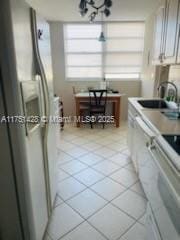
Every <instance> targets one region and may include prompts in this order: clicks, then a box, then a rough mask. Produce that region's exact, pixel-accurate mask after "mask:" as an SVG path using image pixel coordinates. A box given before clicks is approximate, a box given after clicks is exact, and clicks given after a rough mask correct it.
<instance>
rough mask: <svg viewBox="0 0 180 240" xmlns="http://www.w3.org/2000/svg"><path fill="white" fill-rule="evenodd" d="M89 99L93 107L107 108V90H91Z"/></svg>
mask: <svg viewBox="0 0 180 240" xmlns="http://www.w3.org/2000/svg"><path fill="white" fill-rule="evenodd" d="M89 99H90V105H91V106H106V101H107V90H101V89H93V90H89Z"/></svg>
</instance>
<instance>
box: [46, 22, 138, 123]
mask: <svg viewBox="0 0 180 240" xmlns="http://www.w3.org/2000/svg"><path fill="white" fill-rule="evenodd" d="M50 32H51V43H52V62H53V74H54V92H55V94H57V95H59V96H61V97H62V100H63V103H64V111H65V115H66V116H69V115H75V101H74V96H73V91H72V87H73V86H75V88H76V90H77V91H78V90H81V89H87V87H89V86H91V87H96V86H97V87H98V86H99V82H94V81H93V82H87V81H85V82H83V81H81V82H67V81H66V79H65V62H64V46H63V45H64V44H63V42H64V40H63V24H62V22H50ZM110 87H112V88H113V89H115V90H118V91H119V92H120V93H125V94H126V96H125V97H123V98H122V102H121V119H122V120H125V119H126V118H127V98H128V97H138V96H140V88H141V81H136V80H134V81H133V80H132V81H126V80H124V81H116V82H115V81H114V82H110Z"/></svg>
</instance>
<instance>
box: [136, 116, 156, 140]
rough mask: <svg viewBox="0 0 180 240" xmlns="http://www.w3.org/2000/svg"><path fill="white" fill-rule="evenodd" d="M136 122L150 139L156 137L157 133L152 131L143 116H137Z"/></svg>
mask: <svg viewBox="0 0 180 240" xmlns="http://www.w3.org/2000/svg"><path fill="white" fill-rule="evenodd" d="M135 123H136V125H137V127H139V128H140V129H141V130H142V131H143V133H144V134H145V135H146V136H148V137H149V138H150V139H152V138H154V137H155V133H154V132H153V131H151V129H150V128H149V127H148V126H147V124H146V123H145V122H144V121H143V120H142V118H141V117H136V118H135Z"/></svg>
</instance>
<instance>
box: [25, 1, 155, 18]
mask: <svg viewBox="0 0 180 240" xmlns="http://www.w3.org/2000/svg"><path fill="white" fill-rule="evenodd" d="M26 1H27V2H28V3H29V4H30V5H31V6H32V7H33V8H35V9H36V11H37V12H38V13H39V14H41V15H43V16H44V17H45V18H46V19H47V20H50V21H87V20H88V15H87V16H85V17H84V18H81V17H80V15H79V12H78V5H79V2H80V0H26ZM96 2H98V3H102V0H96ZM158 2H159V1H158V0H113V6H112V8H111V12H112V14H111V16H110V17H108V18H106V19H107V20H109V21H118V20H145V19H146V18H147V17H148V16H149V15H150V14H151V13H152V12H153V11H154V9H155V8H156V7H157V5H158ZM98 5H99V4H98ZM106 19H105V20H106ZM97 20H99V19H97Z"/></svg>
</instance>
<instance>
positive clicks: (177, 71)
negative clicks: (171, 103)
mask: <svg viewBox="0 0 180 240" xmlns="http://www.w3.org/2000/svg"><path fill="white" fill-rule="evenodd" d="M169 81H171V82H173V83H175V84H176V86H177V88H178V95H179V97H180V65H172V66H171V67H170V70H169Z"/></svg>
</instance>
